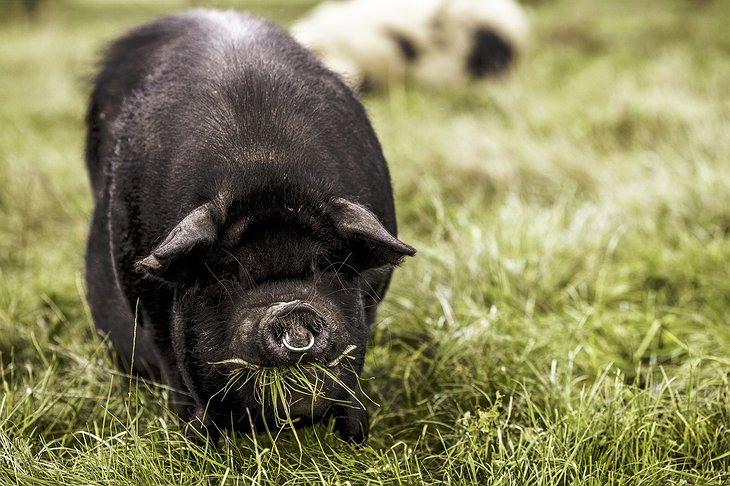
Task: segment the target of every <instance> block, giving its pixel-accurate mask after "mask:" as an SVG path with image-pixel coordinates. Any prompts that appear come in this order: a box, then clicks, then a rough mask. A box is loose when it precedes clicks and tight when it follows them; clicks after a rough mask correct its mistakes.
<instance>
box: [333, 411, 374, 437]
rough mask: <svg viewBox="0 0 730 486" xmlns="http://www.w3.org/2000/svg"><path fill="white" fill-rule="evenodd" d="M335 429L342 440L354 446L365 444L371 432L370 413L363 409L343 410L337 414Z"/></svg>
mask: <svg viewBox="0 0 730 486" xmlns="http://www.w3.org/2000/svg"><path fill="white" fill-rule="evenodd" d="M335 429H336V430H337V432H339V433H340V437H342V440H344V441H346V442H350V443H353V444H358V445H360V444H363V443H364V442H365V441H366V440H367V439H368V433H369V432H370V419H369V417H368V411H367V410H365V409H362V408H341V409H339V410H338V413H336V414H335Z"/></svg>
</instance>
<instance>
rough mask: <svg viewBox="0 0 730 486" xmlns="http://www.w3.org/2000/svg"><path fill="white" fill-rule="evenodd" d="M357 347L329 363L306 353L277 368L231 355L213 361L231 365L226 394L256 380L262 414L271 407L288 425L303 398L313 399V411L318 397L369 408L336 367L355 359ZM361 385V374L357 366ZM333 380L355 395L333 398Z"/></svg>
mask: <svg viewBox="0 0 730 486" xmlns="http://www.w3.org/2000/svg"><path fill="white" fill-rule="evenodd" d="M356 348H357V346H355V345H352V344H351V345H349V346H347V348H345V350H344V351H343V352H342V353H341V354H340V355H339V356H338V357H337V358H335V359H334V360H332V361H330V362H329V363H327V364H326V365H323V364H320V363H316V362H304V361H303V360H304V358H305V356H306V355H302V357H301V358H300V359H299V361H298V362H297V363H295V364H293V365H291V366H286V367H281V368H275V367H267V366H261V365H257V364H254V363H249V362H248V361H246V360H243V359H240V358H231V359H226V360H222V361H215V362H210V363H209V364H211V365H213V366H227V367H229V368H230V369H231V371H229V372H228V382H227V383H226V385H225V387H224V388H223V390H222V392H223V394H224V396H225V395H226V394H228V393H230V392H231V390H240V389H242V388H243V387H244V386H246V385H247V384H249V383H251V382H253V383H254V396H255V397H256V401H257V402H258V403H259V404H260V405H261V407H262V414H263V415H266V411H267V410H268V409H269V408H270V409H271V410H273V415H274V418H275V421H276V426H277V427H279V428H281V427H284V426H285V425H287V424H289V425H293V423H294V418H293V417H292V414H291V408H292V405H294V404H295V403H298V402H299V401H300V400H309V401H310V407H311V412H313V411H314V406H315V402H316V401H317V400H327V401H330V402H332V403H333V404H339V405H343V406H349V407H352V406H360V407H362V408H365V407H364V405H363V404H362V402H361V401H360V399H359V398H358V395H357V393H356V391H355V390H353V389H352V388H351V387H349V386H348V385H346V384H345V383H344V382H343V381H342V379H341V378H340V376H339V375H338V374H337V373H336V372H335V371H334V370H335V369H336V368H341V367H346V366H347V364H349V363H347V362H345V364H343V361H345V360H346V359H348V360H352V359H355V358H354V357H353V356H351V355H350V354H349V353H351V352H352V351H354V350H355V349H356ZM350 369H351V368H350ZM351 371H352V373H353V374H354V375H355V377H356V379H357V383H358V387H359V383H360V382H359V377H358V376H357V373H355V371H354V370H352V369H351ZM327 380H330V382H331V384H332V385H331V386H332V387H339V388H341V389H342V390H344V391H345V392H346V393H347V395H348V396H349V397H350V398H351V399H350V398H348V399H342V398H333V397H330V396H327V389H326V388H327V387H326V381H327Z"/></svg>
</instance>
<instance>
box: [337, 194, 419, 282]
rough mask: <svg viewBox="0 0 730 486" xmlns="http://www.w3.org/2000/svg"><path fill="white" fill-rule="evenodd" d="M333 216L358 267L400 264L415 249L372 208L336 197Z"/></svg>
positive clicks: (413, 253)
mask: <svg viewBox="0 0 730 486" xmlns="http://www.w3.org/2000/svg"><path fill="white" fill-rule="evenodd" d="M331 208H332V213H331V214H332V218H333V220H334V222H335V226H336V228H337V231H338V232H339V233H340V235H341V236H343V237H345V238H346V239H347V241H348V246H350V247H351V248H352V249H353V250H354V251H353V253H354V258H355V261H356V263H357V264H358V266H360V267H363V268H374V267H379V266H382V265H387V264H390V265H397V264H398V263H400V261H401V260H402V259H403V258H404V257H405V256H413V255H415V254H416V250H415V249H414V248H413V247H412V246H410V245H406V244H405V243H403V242H402V241H400V240H399V239H398V238H396V237H395V236H393V235H392V234H391V233H390V232H389V231H388V230H387V229H385V227H384V226H383V224H382V223H381V222H380V220H378V217H377V216H375V214H373V213H372V212H371V211H370V210H369V209H367V208H366V207H364V206H361V205H359V204H356V203H354V202H352V201H348V200H346V199H342V198H336V199H335V200H334V201H332V204H331Z"/></svg>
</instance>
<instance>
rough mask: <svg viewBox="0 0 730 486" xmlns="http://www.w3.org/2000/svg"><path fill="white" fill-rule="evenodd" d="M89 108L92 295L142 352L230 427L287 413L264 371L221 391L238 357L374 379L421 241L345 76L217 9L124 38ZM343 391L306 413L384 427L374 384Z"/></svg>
mask: <svg viewBox="0 0 730 486" xmlns="http://www.w3.org/2000/svg"><path fill="white" fill-rule="evenodd" d="M87 122H88V138H87V164H88V168H89V173H90V177H91V185H92V190H93V193H94V199H95V208H94V213H93V217H92V222H91V230H90V234H89V239H88V246H87V257H86V258H87V261H86V263H87V275H86V277H87V283H88V299H89V304H90V305H91V310H92V315H93V319H94V322H95V324H96V326H97V328H98V329H99V330H100V331H101V332H102V333H103V334H105V335H107V336H108V338H109V340H110V342H111V343H112V344H113V346H114V348H115V349H116V351H117V354H118V355H119V358H120V361H121V362H122V363H123V365H124V366H125V367H127V368H129V367H130V366H131V367H132V368H133V369H134V371H135V372H136V373H139V374H142V375H144V376H149V377H151V378H153V379H157V380H160V381H161V382H163V383H165V384H167V385H169V387H170V388H171V389H172V390H173V392H172V402H173V404H174V406H175V407H176V410H177V412H178V414H180V416H181V417H183V418H184V419H185V420H188V421H189V422H190V423H191V424H192V425H194V426H196V427H198V428H200V429H203V430H206V431H207V432H208V433H213V434H214V433H215V430H217V429H218V428H226V427H230V426H233V427H235V428H238V429H240V430H248V429H249V428H250V425H251V424H253V425H254V426H256V425H259V424H265V423H270V422H271V421H272V420H273V417H272V416H271V415H270V412H268V411H266V410H263V409H262V407H261V406H260V404H259V403H258V402H257V401H256V399H255V395H256V394H255V393H254V391H253V390H251V389H250V388H251V387H252V386H253V384H250V385H247V386H244V387H241V388H236V389H233V390H231V392H230V393H225V394H222V393H220V391H221V390H222V389H223V388H224V387H225V385H226V381H227V375H226V373H225V372H224V371H225V370H221V367H220V366H218V365H216V364H215V363H219V362H221V361H224V362H225V361H226V360H231V359H238V360H245V361H246V362H247V363H252V364H255V365H257V366H262V367H287V366H291V365H292V364H294V363H297V362H302V361H303V362H307V361H312V362H316V363H318V364H320V365H322V366H327V365H328V364H329V365H331V366H332V368H331V372H332V373H335V374H336V375H338V378H339V380H341V383H342V384H345V385H347V386H348V387H350V388H352V389H354V390H357V385H356V379H357V376H356V375H359V373H360V372H361V371H362V366H363V359H364V354H365V347H366V344H367V339H368V335H369V333H370V326H371V324H372V323H373V320H374V318H375V310H376V307H377V305H378V303H379V302H380V300H381V299H382V298H383V296H384V294H385V291H386V288H387V286H388V282H389V281H390V277H391V273H392V271H393V268H394V266H395V265H397V264H398V263H399V262H400V261H401V260H402V258H403V257H404V256H406V255H413V254H414V250H413V248H411V247H410V246H408V245H406V244H404V243H402V242H401V241H400V240H398V239H397V238H396V236H395V235H396V221H395V212H394V207H393V197H392V193H391V186H390V179H389V174H388V169H387V166H386V163H385V160H384V158H383V155H382V152H381V149H380V145H379V143H378V140H377V139H376V137H375V134H374V132H373V130H372V128H371V126H370V123H369V121H368V119H367V117H366V114H365V112H364V110H363V108H362V106H361V104H360V103H359V102H358V101H357V99H356V98H355V96H354V95H353V93H352V92H351V91H350V90H349V89H348V88H347V87H346V86H345V85H344V84H343V83H342V82H341V81H340V79H338V77H337V76H335V75H334V74H332V73H331V72H330V71H328V70H327V69H325V68H324V67H323V66H322V65H321V64H320V63H319V62H318V61H316V60H315V59H314V58H313V57H312V55H310V53H309V52H307V51H306V50H305V49H303V48H302V47H300V46H299V45H298V44H297V43H296V42H295V41H293V40H292V39H291V38H290V37H289V35H288V34H286V33H285V32H284V31H283V30H281V29H279V28H278V27H276V26H274V25H272V24H270V23H268V22H266V21H263V20H259V19H256V18H254V17H251V16H248V15H245V14H237V13H233V12H225V13H223V12H213V11H203V10H199V11H194V12H190V13H186V14H181V15H176V16H171V17H165V18H163V19H160V20H158V21H155V22H152V23H150V24H147V25H143V26H141V27H139V28H137V29H134V30H132V31H131V32H129V33H128V34H127V35H125V36H123V37H122V38H121V39H119V40H117V41H116V42H114V43H113V44H112V45H111V46H110V48H109V50H108V52H107V55H106V57H105V60H104V62H103V66H102V69H101V71H100V73H99V75H98V77H97V78H96V82H95V85H94V91H93V93H92V96H91V103H90V107H89V112H88V120H87ZM135 322H136V325H135ZM135 335H136V342H135V343H133V337H134V336H135ZM352 346H355V348H354V350H352V351H351V352H350V353H349V354H351V355H352V359H347V360H339V361H338V359H337V358H338V357H339V356H341V355H342V353H343V352H345V351H346V350H347V349H352ZM332 363H335V364H332ZM328 394H330V395H331V396H332V397H331V398H333V399H335V400H332V401H329V400H318V401H315V403H314V405H312V406H308V407H300V409H298V410H294V412H293V413H296V414H297V415H298V417H297V418H298V420H299V421H300V422H301V423H305V424H306V423H312V422H315V421H319V420H322V419H326V418H329V417H332V418H334V419H335V426H336V428H337V429H338V431H339V432H340V434H341V435H342V436H343V437H344V438H346V439H349V440H352V441H356V442H361V441H363V440H365V438H366V437H367V433H368V418H367V413H366V411H365V410H364V409H363V407H362V406H360V405H359V404H357V403H355V402H356V401H357V400H356V397H351V396H350V395H348V394H347V393H346V392H345V391H344V389H343V388H342V387H341V386H338V385H336V384H335V385H333V386H331V387H330V388H328ZM342 400H345V401H350V402H352V403H350V405H346V404H343V402H342Z"/></svg>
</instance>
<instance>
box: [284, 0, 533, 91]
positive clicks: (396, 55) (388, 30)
mask: <svg viewBox="0 0 730 486" xmlns="http://www.w3.org/2000/svg"><path fill="white" fill-rule="evenodd" d="M292 33H293V34H294V36H295V37H296V38H297V39H298V40H299V41H300V42H301V43H302V44H304V45H305V46H307V47H309V48H311V49H312V50H314V51H315V52H316V53H317V54H318V55H319V56H320V58H321V59H322V61H323V62H324V63H325V64H327V66H328V67H330V68H331V69H333V70H334V71H336V72H338V73H340V74H341V75H342V76H343V77H344V78H345V79H346V80H347V81H348V82H349V83H350V84H351V85H352V86H354V87H357V88H360V89H382V88H386V87H388V86H389V85H391V84H392V83H402V82H404V81H405V80H406V79H409V80H413V81H415V82H417V83H420V84H427V85H432V86H434V85H435V86H443V85H453V84H464V83H467V82H468V81H470V80H474V79H480V78H483V77H486V76H490V75H497V74H500V73H502V72H504V71H505V70H506V69H507V68H509V67H510V65H511V64H512V63H513V62H514V60H515V58H516V57H517V56H518V55H519V53H520V52H521V51H523V50H524V48H525V45H526V43H527V34H528V23H527V18H526V15H525V13H524V11H523V9H522V8H521V7H520V6H519V5H518V4H517V3H516V2H515V1H513V0H347V1H339V2H326V3H323V4H321V5H319V6H318V7H316V8H315V9H314V10H312V12H310V13H309V15H307V16H306V17H304V18H303V19H301V20H299V21H298V22H297V23H295V24H294V26H293V27H292Z"/></svg>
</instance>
